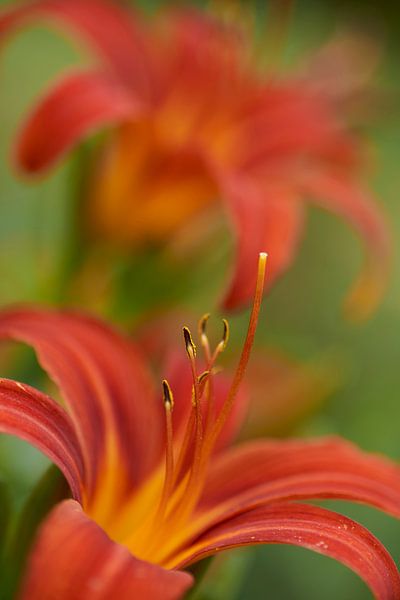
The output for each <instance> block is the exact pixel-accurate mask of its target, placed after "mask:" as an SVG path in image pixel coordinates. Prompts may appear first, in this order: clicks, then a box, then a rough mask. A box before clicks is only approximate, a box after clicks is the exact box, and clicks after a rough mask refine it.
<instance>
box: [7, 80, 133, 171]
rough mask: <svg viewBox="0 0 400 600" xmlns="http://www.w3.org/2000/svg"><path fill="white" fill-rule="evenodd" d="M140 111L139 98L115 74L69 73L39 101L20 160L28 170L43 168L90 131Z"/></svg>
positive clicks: (22, 139)
mask: <svg viewBox="0 0 400 600" xmlns="http://www.w3.org/2000/svg"><path fill="white" fill-rule="evenodd" d="M138 111H140V106H139V103H138V100H137V98H136V97H135V96H134V95H133V94H131V93H130V92H129V91H128V90H127V89H126V88H124V87H122V86H121V84H119V83H118V81H116V80H115V79H113V78H112V77H111V76H109V75H106V74H104V73H100V72H99V73H96V72H80V73H74V74H71V75H68V76H66V77H65V78H64V79H62V80H61V81H60V82H58V84H57V85H56V86H55V87H54V88H53V89H52V90H51V91H50V92H49V94H48V95H47V97H45V98H44V99H42V100H41V101H40V102H39V104H38V106H37V108H36V109H35V110H34V112H33V114H32V115H31V116H30V117H29V119H28V121H27V122H26V123H25V125H24V127H23V128H22V131H21V133H20V136H19V139H18V142H17V150H16V159H17V164H18V165H20V166H21V167H22V168H23V169H24V170H25V171H27V172H31V173H34V172H38V171H41V170H43V169H45V168H47V167H49V166H51V165H52V164H53V163H54V162H56V161H57V160H58V159H59V158H60V157H61V156H63V155H64V154H65V152H66V151H67V150H69V149H70V148H71V147H72V146H73V145H75V144H76V143H77V142H79V141H80V140H81V139H82V138H83V137H84V136H85V135H87V134H88V133H90V132H92V131H94V130H95V129H97V128H98V127H101V126H104V125H107V124H110V123H118V122H120V121H122V120H125V119H127V118H131V117H133V116H135V115H136V114H137V113H138Z"/></svg>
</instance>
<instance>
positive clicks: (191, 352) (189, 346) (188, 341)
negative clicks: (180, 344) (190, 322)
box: [183, 327, 196, 360]
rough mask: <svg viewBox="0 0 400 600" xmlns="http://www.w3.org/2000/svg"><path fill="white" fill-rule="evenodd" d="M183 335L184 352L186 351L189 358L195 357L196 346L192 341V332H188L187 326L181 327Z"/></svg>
mask: <svg viewBox="0 0 400 600" xmlns="http://www.w3.org/2000/svg"><path fill="white" fill-rule="evenodd" d="M183 337H184V340H185V346H186V352H187V353H188V356H189V358H190V360H193V359H194V358H196V346H195V344H194V342H193V339H192V334H191V333H190V330H189V329H188V327H184V328H183Z"/></svg>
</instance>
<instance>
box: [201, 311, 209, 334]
mask: <svg viewBox="0 0 400 600" xmlns="http://www.w3.org/2000/svg"><path fill="white" fill-rule="evenodd" d="M209 318H210V313H206V314H205V315H203V316H202V317H201V319H200V321H199V334H200V336H202V335H207V333H206V329H207V322H208V319H209Z"/></svg>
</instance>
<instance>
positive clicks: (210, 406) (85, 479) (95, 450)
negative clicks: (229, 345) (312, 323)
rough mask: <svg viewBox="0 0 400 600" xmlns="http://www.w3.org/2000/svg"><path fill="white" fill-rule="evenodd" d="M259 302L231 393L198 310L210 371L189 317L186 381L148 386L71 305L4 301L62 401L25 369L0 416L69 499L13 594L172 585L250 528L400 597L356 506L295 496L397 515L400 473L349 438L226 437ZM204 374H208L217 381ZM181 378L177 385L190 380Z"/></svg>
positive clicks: (136, 590) (50, 595)
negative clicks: (66, 308) (222, 382)
mask: <svg viewBox="0 0 400 600" xmlns="http://www.w3.org/2000/svg"><path fill="white" fill-rule="evenodd" d="M264 261H265V257H263V256H262V257H261V258H260V265H259V271H258V279H257V289H256V295H255V302H254V306H253V311H252V314H251V318H250V324H249V330H248V335H247V338H246V342H245V345H244V348H243V351H242V356H241V360H240V362H239V366H238V369H237V371H236V373H235V375H234V377H233V380H232V383H231V384H230V387H229V389H228V391H227V393H226V394H221V393H220V391H219V388H218V385H217V375H216V373H215V370H214V363H215V360H216V359H217V357H218V355H219V353H220V352H222V351H223V349H224V347H225V345H226V342H227V333H228V329H227V324H226V323H224V334H223V337H222V340H221V341H220V342H219V343H218V345H217V346H216V349H215V350H214V351H213V350H212V349H211V348H210V344H209V341H208V337H207V332H206V322H207V319H206V318H203V319H202V320H201V322H200V339H201V346H202V348H203V351H204V356H205V365H206V367H207V368H206V370H205V371H203V372H200V371H199V369H198V363H197V359H196V348H195V345H194V342H193V340H192V336H191V333H190V331H189V330H188V329H187V328H184V340H185V347H186V353H187V368H188V369H189V370H190V371H191V373H192V390H191V393H190V395H189V397H187V395H185V394H182V393H181V392H182V389H181V386H180V384H181V380H182V378H180V377H179V376H178V377H177V378H175V380H174V381H173V379H172V378H171V380H170V381H171V383H173V385H172V387H173V388H174V392H175V394H173V393H172V391H171V386H170V384H169V383H168V381H167V380H164V382H163V402H160V401H159V400H157V397H156V394H155V393H154V389H153V386H152V383H151V381H150V380H149V377H148V372H147V369H146V366H145V365H144V364H143V362H142V360H141V356H140V354H139V352H138V350H137V348H136V347H135V346H134V345H133V344H132V342H131V341H129V340H128V339H126V338H124V337H123V336H122V335H120V334H118V333H116V332H115V331H113V330H112V329H110V328H108V327H107V326H106V325H104V324H102V323H101V322H99V321H97V320H94V319H91V318H89V317H85V316H82V315H79V314H74V313H69V312H51V311H46V310H39V309H34V308H19V309H18V308H15V309H9V310H5V311H2V312H1V313H0V336H1V337H2V338H3V339H7V338H9V339H13V340H19V341H22V342H25V343H28V344H30V345H32V346H33V347H34V348H35V349H36V352H37V356H38V358H39V361H40V363H41V365H42V366H43V368H44V369H45V370H46V371H47V372H48V374H49V375H50V376H51V378H52V379H53V380H54V382H56V383H57V385H58V386H59V388H60V390H61V392H62V397H63V401H64V403H65V408H64V407H61V406H60V405H59V404H57V403H56V402H55V401H54V400H52V399H51V398H50V397H48V396H46V395H44V394H43V393H42V392H40V391H38V390H36V389H34V388H32V387H29V386H28V385H26V384H22V383H18V382H15V381H10V380H5V379H2V380H1V381H0V409H1V410H0V430H1V431H3V432H5V433H9V434H13V435H17V436H19V437H21V438H23V439H25V440H27V441H29V442H31V443H32V444H34V445H35V446H37V447H38V448H39V449H40V450H42V451H43V452H44V453H45V454H47V456H49V457H50V458H51V459H52V460H53V461H54V462H55V464H56V465H58V466H59V468H60V469H61V471H62V472H63V473H64V475H65V477H66V479H67V481H68V482H69V484H70V488H71V493H72V499H69V500H65V501H63V502H62V503H60V504H59V505H57V506H56V507H55V508H54V509H53V510H52V511H51V512H50V514H49V515H48V517H47V518H46V520H45V522H44V523H43V524H42V526H41V528H40V529H39V533H38V536H37V539H36V541H35V543H34V546H33V549H32V551H31V555H30V559H29V561H28V565H27V571H26V575H25V578H24V581H23V585H22V589H21V593H20V597H21V598H23V599H24V600H28V599H29V600H39V599H40V600H50V599H54V598H57V600H67V599H68V600H78V599H79V598H85V599H87V600H94V599H95V598H96V599H99V598H102V599H104V600H105V599H106V598H111V597H112V598H122V599H124V600H128V599H131V598H146V600H159V599H160V598H163V600H173V599H177V598H181V597H182V595H183V594H184V592H185V591H186V590H187V589H188V588H189V587H190V586H191V585H192V583H193V578H192V576H191V575H190V574H188V573H186V572H184V571H182V570H181V569H184V568H187V567H189V566H190V565H191V564H193V563H195V562H196V561H199V560H201V559H203V558H204V557H207V556H210V555H213V554H216V553H218V552H221V551H222V550H225V549H229V548H233V547H238V546H245V545H249V544H261V543H287V544H293V545H297V546H303V547H305V548H309V549H311V550H314V551H316V552H320V553H322V554H326V555H328V556H331V557H333V558H335V559H336V560H339V561H341V562H342V563H343V564H345V565H347V566H348V567H350V568H351V569H353V570H354V571H355V572H356V573H358V574H359V575H360V576H361V577H362V578H363V579H364V580H365V582H366V583H367V584H368V585H369V586H370V588H371V590H372V591H373V593H374V594H375V597H376V598H378V599H379V600H396V599H400V576H399V573H398V570H397V568H396V566H395V563H394V562H393V560H392V559H391V557H390V555H389V554H388V552H387V551H386V550H385V548H384V547H383V546H382V545H381V544H380V542H379V541H378V540H377V539H376V538H374V537H373V535H372V534H371V533H369V532H368V531H367V530H366V529H364V528H363V527H362V526H361V525H359V524H357V523H355V522H354V521H352V520H350V519H348V518H347V517H344V516H342V515H339V514H337V513H334V512H332V511H329V510H326V509H323V508H319V507H316V506H313V505H309V504H302V503H300V502H299V501H301V500H303V499H318V498H320V499H322V498H339V499H346V500H353V501H356V502H363V503H367V504H369V505H371V506H374V507H377V508H379V509H382V510H384V511H387V512H388V513H390V514H392V515H395V516H396V517H399V516H400V502H399V500H400V472H399V469H398V467H397V465H395V464H393V463H391V462H390V461H389V460H387V459H385V458H383V457H378V456H375V455H371V454H366V453H364V452H362V451H360V450H359V449H357V448H356V447H355V446H353V445H352V444H349V443H346V442H344V441H341V440H340V439H334V438H328V439H320V440H314V441H309V442H306V441H296V440H292V441H281V442H279V441H265V440H258V441H257V442H249V443H245V444H242V445H239V446H237V447H236V448H229V445H230V441H231V439H232V435H233V434H234V432H235V429H236V426H237V419H236V418H232V408H234V405H235V403H236V402H240V397H239V396H238V395H237V391H238V388H239V385H240V383H241V380H242V378H243V375H244V371H245V368H246V365H247V361H248V359H249V354H250V349H251V346H252V343H253V338H254V333H255V327H256V322H257V317H258V311H259V305H260V302H261V295H262V290H263V278H264ZM214 379H215V381H214ZM185 389H186V388H185Z"/></svg>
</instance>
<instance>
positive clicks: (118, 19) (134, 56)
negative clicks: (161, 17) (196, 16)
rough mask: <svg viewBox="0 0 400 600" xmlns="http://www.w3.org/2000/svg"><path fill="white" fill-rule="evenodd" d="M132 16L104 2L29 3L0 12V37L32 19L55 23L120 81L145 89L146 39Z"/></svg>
mask: <svg viewBox="0 0 400 600" xmlns="http://www.w3.org/2000/svg"><path fill="white" fill-rule="evenodd" d="M132 15H134V13H133V11H129V13H128V12H127V11H124V10H123V9H122V8H119V7H118V6H117V4H116V3H115V2H114V3H112V2H111V1H110V2H108V1H107V0H32V1H30V2H29V1H28V2H25V3H24V4H22V5H19V6H12V7H11V6H10V7H7V8H5V9H3V10H2V11H1V13H0V35H1V34H2V35H4V34H7V33H10V32H11V31H12V30H14V29H16V28H17V27H19V26H20V25H24V24H25V23H27V22H29V21H31V20H32V19H38V18H39V19H41V18H50V19H55V20H56V21H58V22H60V23H61V24H62V25H67V27H70V28H71V27H72V29H73V30H75V31H76V32H77V33H78V34H79V35H80V36H82V37H83V39H84V40H85V41H86V42H87V43H88V44H89V45H90V46H92V47H93V48H94V50H95V51H96V53H98V54H99V55H100V57H101V58H102V59H103V60H105V61H106V63H108V64H109V65H110V66H111V67H112V69H113V71H114V72H115V74H116V75H117V76H119V77H120V78H122V80H124V81H126V82H128V83H130V84H132V85H134V87H135V89H136V90H138V89H146V88H147V87H148V85H149V84H148V71H149V68H148V67H149V65H148V64H147V62H148V61H146V47H147V46H146V42H145V37H146V36H145V32H143V30H142V24H141V23H139V21H138V18H137V16H135V18H132Z"/></svg>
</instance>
